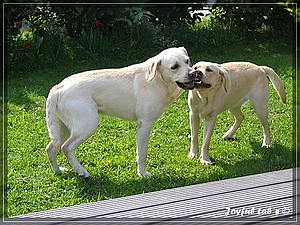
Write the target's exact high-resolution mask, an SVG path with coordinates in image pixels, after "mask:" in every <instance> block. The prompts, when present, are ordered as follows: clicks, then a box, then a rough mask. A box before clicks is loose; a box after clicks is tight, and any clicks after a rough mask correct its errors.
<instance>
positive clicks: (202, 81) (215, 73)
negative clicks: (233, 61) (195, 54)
mask: <svg viewBox="0 0 300 225" xmlns="http://www.w3.org/2000/svg"><path fill="white" fill-rule="evenodd" d="M193 69H194V70H196V71H198V73H197V81H196V82H195V88H196V89H212V88H214V87H216V86H218V85H219V84H220V83H221V84H222V85H223V87H224V89H225V91H226V92H227V86H226V76H225V74H226V70H225V69H224V68H222V67H221V66H220V65H219V64H217V63H212V62H198V63H196V64H195V65H194V66H193Z"/></svg>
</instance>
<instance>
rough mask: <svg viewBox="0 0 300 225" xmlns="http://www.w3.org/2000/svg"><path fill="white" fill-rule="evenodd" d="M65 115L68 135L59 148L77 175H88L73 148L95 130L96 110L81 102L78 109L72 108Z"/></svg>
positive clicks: (97, 120)
mask: <svg viewBox="0 0 300 225" xmlns="http://www.w3.org/2000/svg"><path fill="white" fill-rule="evenodd" d="M65 115H66V116H67V124H68V125H67V126H68V128H69V130H70V137H69V138H68V139H67V140H66V141H65V143H64V144H63V145H62V147H61V149H62V151H63V152H64V154H65V155H66V157H67V159H68V161H69V163H70V164H71V166H72V167H73V168H74V170H75V171H76V172H77V173H78V175H79V176H82V177H89V176H90V174H89V173H88V172H87V171H86V170H85V169H84V168H83V166H82V165H81V164H80V163H79V162H78V160H77V159H76V157H75V149H76V148H77V147H78V146H79V145H80V144H81V143H83V142H84V141H86V140H87V139H88V138H89V137H90V136H92V134H93V133H94V132H95V131H96V129H97V127H98V122H99V115H98V110H97V108H96V107H93V106H91V105H89V104H83V103H82V104H81V106H80V109H77V110H76V109H73V110H72V112H71V111H70V112H69V114H68V113H66V114H65Z"/></svg>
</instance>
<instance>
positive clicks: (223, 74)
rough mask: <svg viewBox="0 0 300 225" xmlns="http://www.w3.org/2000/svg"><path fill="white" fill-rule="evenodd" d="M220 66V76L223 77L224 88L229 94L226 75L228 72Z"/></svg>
mask: <svg viewBox="0 0 300 225" xmlns="http://www.w3.org/2000/svg"><path fill="white" fill-rule="evenodd" d="M218 66H219V74H220V75H221V81H222V83H223V87H224V89H225V91H226V92H227V83H226V77H225V73H226V70H225V69H224V68H222V67H221V66H220V65H218Z"/></svg>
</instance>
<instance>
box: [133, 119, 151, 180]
mask: <svg viewBox="0 0 300 225" xmlns="http://www.w3.org/2000/svg"><path fill="white" fill-rule="evenodd" d="M153 123H154V122H144V121H138V122H137V153H136V154H137V155H136V161H137V166H138V169H137V173H138V175H140V176H143V177H151V176H152V175H151V173H149V172H147V171H146V160H147V154H148V142H149V137H150V132H151V130H152V126H153Z"/></svg>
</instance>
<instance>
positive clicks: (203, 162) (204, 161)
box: [201, 158, 212, 165]
mask: <svg viewBox="0 0 300 225" xmlns="http://www.w3.org/2000/svg"><path fill="white" fill-rule="evenodd" d="M201 163H202V165H209V164H212V162H211V160H210V159H209V158H207V159H201Z"/></svg>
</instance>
